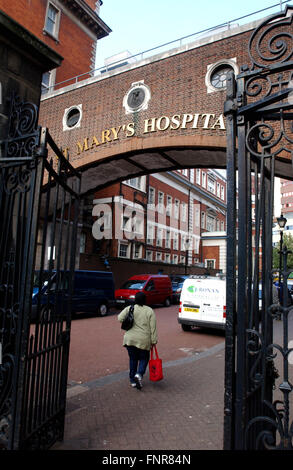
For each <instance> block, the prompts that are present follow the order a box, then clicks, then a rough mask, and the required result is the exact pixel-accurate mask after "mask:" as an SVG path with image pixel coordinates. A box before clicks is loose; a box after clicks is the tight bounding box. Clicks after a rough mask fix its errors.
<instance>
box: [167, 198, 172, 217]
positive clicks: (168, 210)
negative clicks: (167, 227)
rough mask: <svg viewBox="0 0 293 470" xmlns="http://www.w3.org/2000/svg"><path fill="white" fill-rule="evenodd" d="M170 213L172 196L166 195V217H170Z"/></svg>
mask: <svg viewBox="0 0 293 470" xmlns="http://www.w3.org/2000/svg"><path fill="white" fill-rule="evenodd" d="M171 213H172V196H168V195H167V205H166V215H168V216H171Z"/></svg>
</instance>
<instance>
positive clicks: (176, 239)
mask: <svg viewBox="0 0 293 470" xmlns="http://www.w3.org/2000/svg"><path fill="white" fill-rule="evenodd" d="M178 247H179V233H178V232H174V236H173V250H178Z"/></svg>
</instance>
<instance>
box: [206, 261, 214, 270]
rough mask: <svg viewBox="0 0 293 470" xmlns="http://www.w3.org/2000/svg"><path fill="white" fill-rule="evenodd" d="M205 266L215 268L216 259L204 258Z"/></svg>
mask: <svg viewBox="0 0 293 470" xmlns="http://www.w3.org/2000/svg"><path fill="white" fill-rule="evenodd" d="M205 267H206V268H208V269H215V267H216V260H215V259H206V260H205Z"/></svg>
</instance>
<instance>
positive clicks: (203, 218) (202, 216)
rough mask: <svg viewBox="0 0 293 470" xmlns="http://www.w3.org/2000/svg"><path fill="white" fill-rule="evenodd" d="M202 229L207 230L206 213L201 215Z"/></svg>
mask: <svg viewBox="0 0 293 470" xmlns="http://www.w3.org/2000/svg"><path fill="white" fill-rule="evenodd" d="M200 226H201V228H205V213H204V212H202V213H201V225H200Z"/></svg>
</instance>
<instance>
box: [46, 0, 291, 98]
mask: <svg viewBox="0 0 293 470" xmlns="http://www.w3.org/2000/svg"><path fill="white" fill-rule="evenodd" d="M289 1H291V0H284V1H282V0H280V2H279V3H275V4H274V5H271V6H270V7H266V8H262V9H261V10H257V11H254V12H253V13H248V14H247V15H244V16H240V17H239V18H235V19H233V20H230V21H226V22H225V23H221V24H218V25H216V26H212V27H210V28H206V29H202V30H200V31H197V32H195V33H192V34H188V35H187V36H182V37H181V38H179V39H174V40H172V41H169V42H166V43H164V44H160V45H159V46H155V47H153V48H151V49H147V50H145V51H142V52H138V53H137V54H134V55H131V56H129V57H127V58H126V59H125V58H124V59H119V60H116V61H114V62H111V63H110V64H107V65H103V66H100V67H98V68H96V69H93V70H89V71H88V72H84V73H82V74H79V75H76V76H74V77H71V78H68V79H67V80H63V81H61V82H58V83H55V84H54V85H52V86H49V87H47V88H46V91H44V92H43V95H45V94H46V93H49V92H50V91H53V90H56V89H60V88H63V87H64V86H67V85H72V84H76V83H78V82H79V81H82V80H86V79H87V78H91V77H93V76H97V75H98V74H99V73H101V72H102V71H103V72H105V71H106V72H107V71H108V70H111V69H112V68H116V67H118V66H119V64H121V62H125V60H127V61H131V60H132V61H138V60H143V59H145V58H146V55H147V54H150V53H151V55H155V54H154V52H155V51H158V50H160V49H163V48H165V47H167V46H168V47H169V49H170V46H171V45H174V47H175V44H178V47H181V46H182V45H183V42H184V41H186V40H190V39H191V38H195V37H196V36H198V37H200V36H202V37H205V36H208V35H209V34H210V33H213V32H217V30H219V29H222V30H223V29H224V28H225V29H230V28H231V27H233V23H235V22H237V21H241V20H243V19H245V18H249V17H251V16H254V15H257V14H258V13H262V12H264V11H267V10H271V9H272V8H275V7H277V6H279V7H280V9H282V5H283V4H286V3H289ZM195 39H196V38H195ZM189 42H190V41H189Z"/></svg>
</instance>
